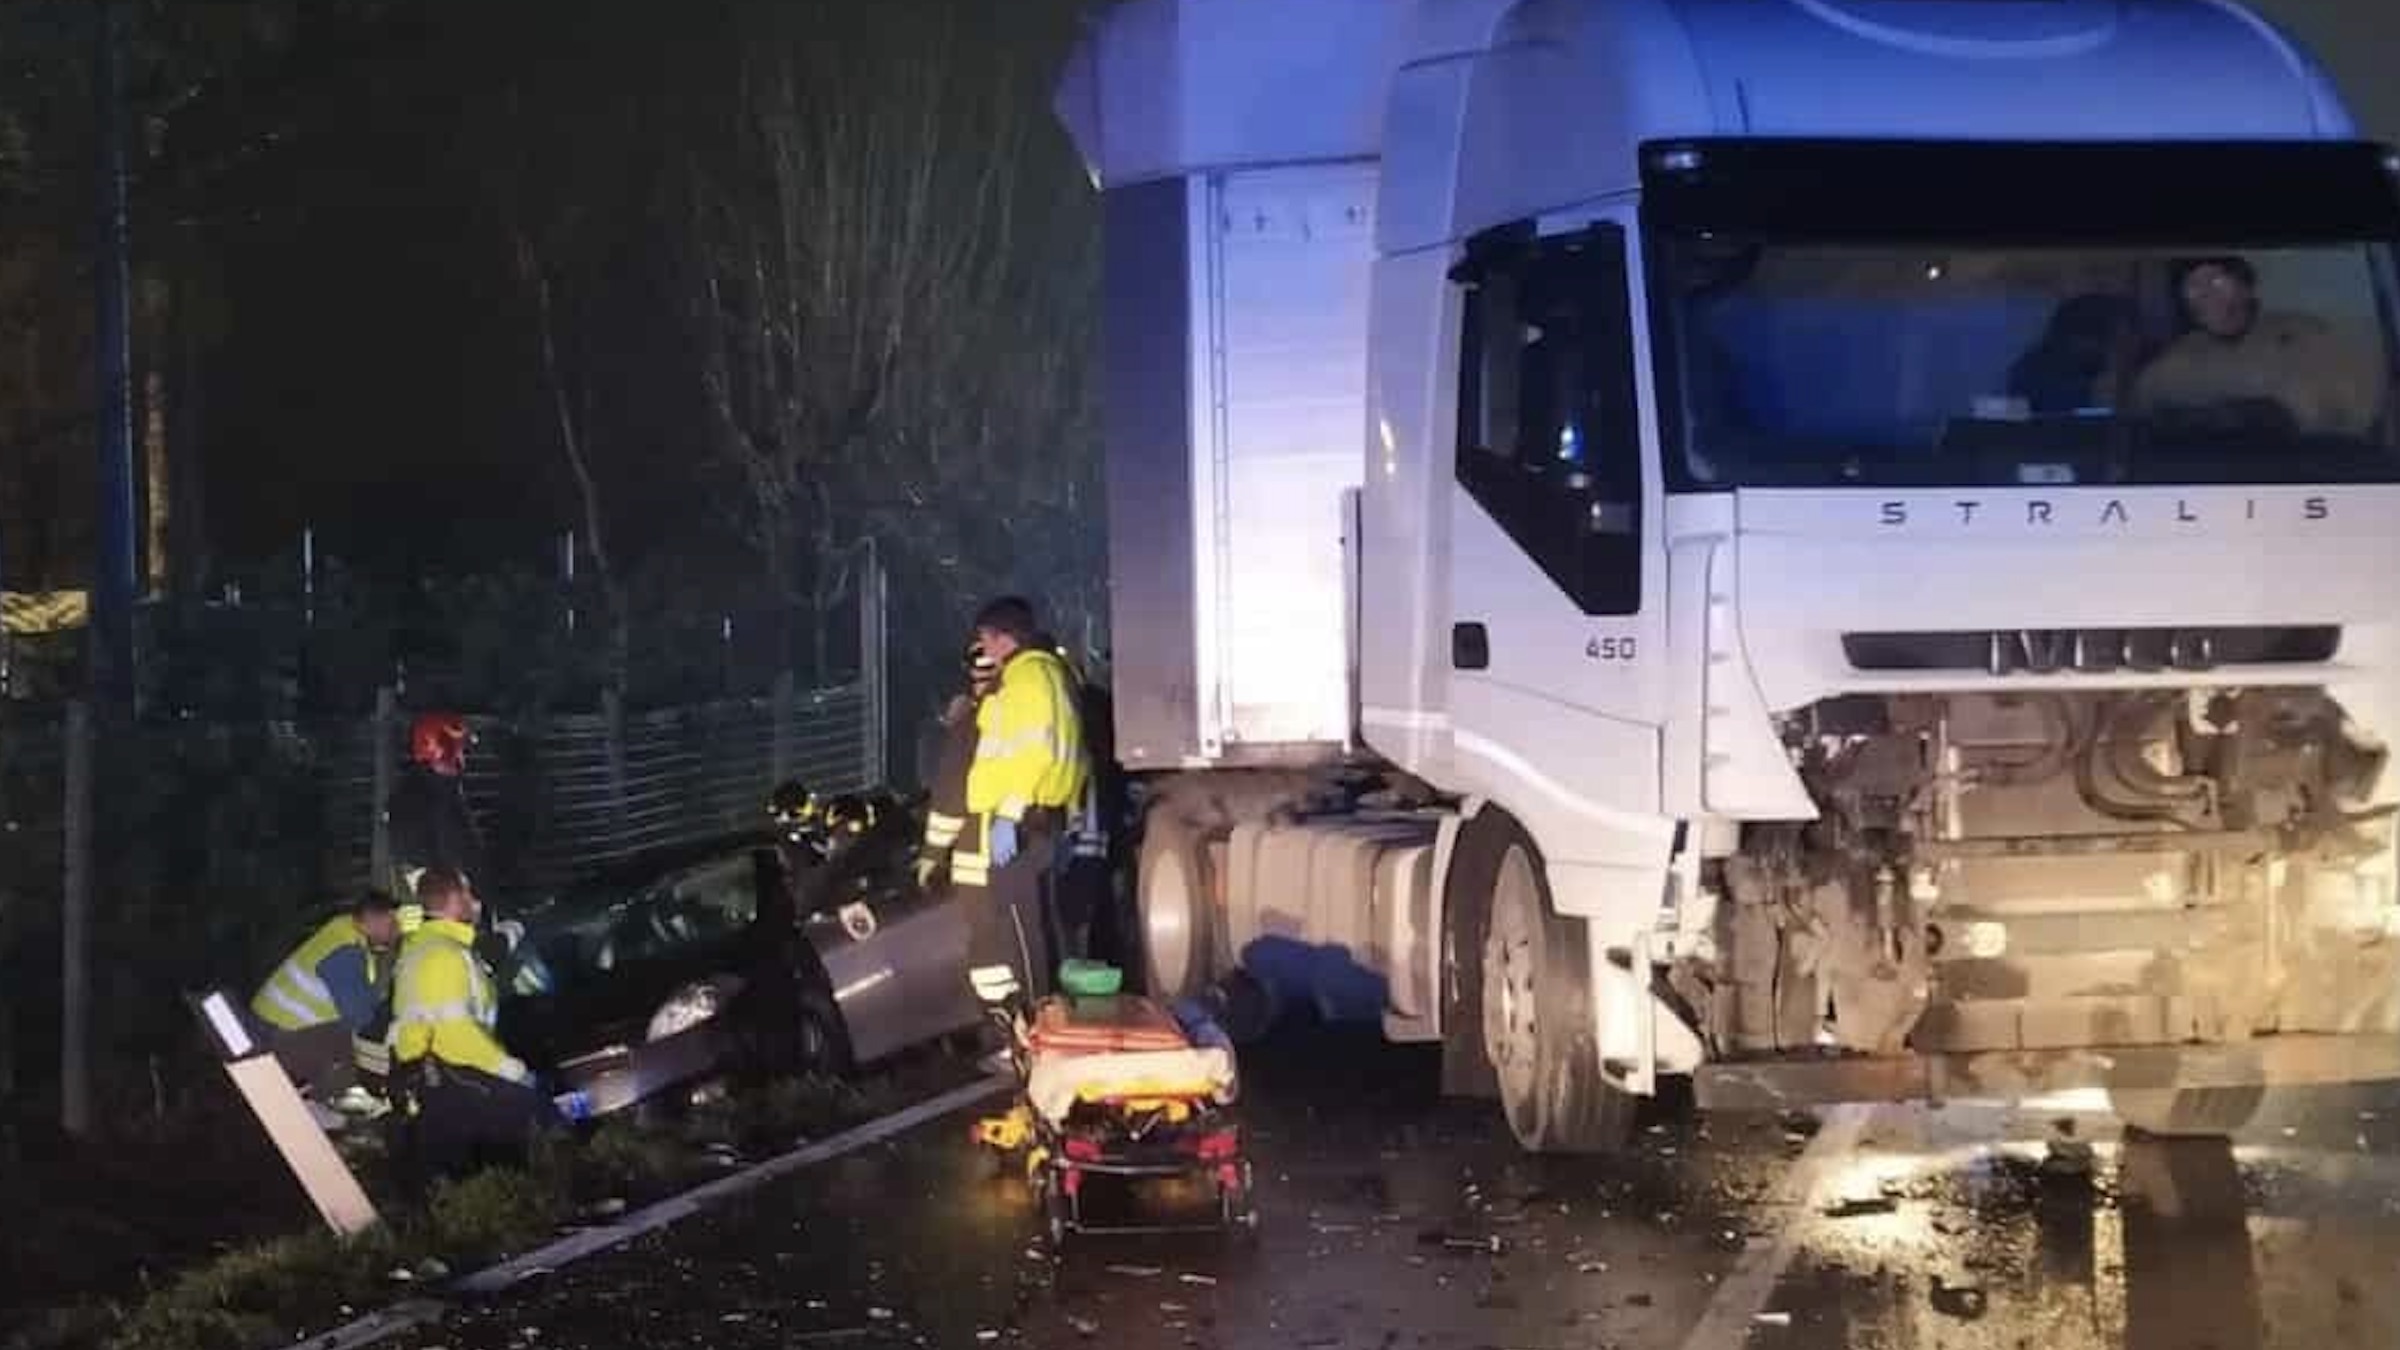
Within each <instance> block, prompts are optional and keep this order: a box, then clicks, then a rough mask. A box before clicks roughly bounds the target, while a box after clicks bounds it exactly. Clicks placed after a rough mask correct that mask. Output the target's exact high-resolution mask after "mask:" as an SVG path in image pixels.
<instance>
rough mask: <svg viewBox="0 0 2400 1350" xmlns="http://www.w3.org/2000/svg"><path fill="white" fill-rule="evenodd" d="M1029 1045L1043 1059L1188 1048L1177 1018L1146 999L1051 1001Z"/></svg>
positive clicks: (1037, 1016)
mask: <svg viewBox="0 0 2400 1350" xmlns="http://www.w3.org/2000/svg"><path fill="white" fill-rule="evenodd" d="M1026 1040H1027V1044H1028V1045H1029V1046H1030V1048H1031V1049H1032V1050H1033V1052H1034V1053H1035V1054H1037V1055H1121V1054H1143V1053H1150V1052H1156V1051H1166V1050H1187V1049H1190V1048H1191V1041H1190V1040H1189V1039H1188V1038H1186V1037H1185V1036H1184V1034H1183V1028H1182V1027H1180V1026H1178V1025H1177V1024H1176V1022H1175V1016H1174V1014H1172V1013H1170V1012H1168V1011H1167V1010H1166V1009H1165V1008H1163V1007H1160V1006H1159V1005H1158V1004H1157V1003H1154V1002H1152V1001H1151V1000H1149V999H1146V998H1140V997H1137V996H1134V995H1131V994H1116V995H1112V996H1110V997H1107V998H1085V999H1063V998H1053V999H1046V1000H1044V1001H1043V1002H1042V1004H1041V1005H1040V1006H1039V1007H1038V1008H1036V1009H1035V1010H1034V1019H1033V1029H1032V1031H1031V1032H1030V1033H1029V1034H1028V1035H1027V1038H1026Z"/></svg>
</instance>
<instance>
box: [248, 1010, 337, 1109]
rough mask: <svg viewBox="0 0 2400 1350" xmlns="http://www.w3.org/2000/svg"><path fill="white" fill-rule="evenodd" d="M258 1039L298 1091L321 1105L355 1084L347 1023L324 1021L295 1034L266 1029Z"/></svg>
mask: <svg viewBox="0 0 2400 1350" xmlns="http://www.w3.org/2000/svg"><path fill="white" fill-rule="evenodd" d="M264 1031H265V1034H264V1036H263V1037H261V1039H263V1040H264V1041H265V1042H266V1046H267V1048H268V1049H269V1050H272V1051H274V1052H275V1058H276V1059H277V1060H278V1061H280V1062H281V1063H282V1064H283V1071H284V1072H285V1073H287V1074H289V1075H291V1079H292V1082H293V1084H294V1085H295V1086H297V1087H298V1088H299V1089H300V1090H301V1091H303V1092H305V1093H307V1094H308V1095H309V1096H311V1097H313V1098H315V1099H316V1100H318V1101H321V1102H329V1101H332V1100H333V1099H334V1098H336V1097H339V1096H340V1095H342V1093H343V1091H344V1090H346V1089H348V1088H349V1087H350V1085H351V1084H353V1083H356V1082H357V1081H358V1070H357V1068H356V1067H355V1066H354V1065H353V1064H352V1063H351V1060H350V1024H349V1023H347V1022H326V1023H322V1024H320V1025H317V1026H313V1027H302V1028H301V1029H300V1030H298V1031H286V1030H284V1029H283V1028H281V1027H277V1026H267V1027H265V1028H264Z"/></svg>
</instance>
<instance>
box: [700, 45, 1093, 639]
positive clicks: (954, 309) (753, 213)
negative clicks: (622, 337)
mask: <svg viewBox="0 0 2400 1350" xmlns="http://www.w3.org/2000/svg"><path fill="white" fill-rule="evenodd" d="M993 8H996V7H989V6H980V5H972V4H962V3H958V2H957V0H889V2H888V3H885V4H880V5H877V6H875V7H872V8H871V9H870V8H869V7H864V6H860V7H852V8H849V9H846V10H843V11H840V12H839V13H838V15H837V14H835V13H831V12H815V13H812V14H811V15H810V16H809V18H808V21H807V22H806V23H805V24H804V25H797V26H792V27H789V28H781V27H778V28H774V29H772V30H771V31H767V32H764V33H762V34H760V35H759V36H758V37H757V38H756V39H754V40H752V41H751V42H749V43H748V44H746V47H747V50H748V51H749V53H750V58H749V60H747V61H746V62H745V64H744V67H743V69H742V71H741V72H740V75H739V82H738V90H737V95H738V96H737V98H736V100H735V103H736V106H737V108H738V110H739V111H738V116H737V118H736V120H735V122H734V124H733V126H732V128H731V131H730V134H729V135H728V136H727V137H726V138H725V142H726V143H725V145H724V147H723V149H722V150H721V151H720V152H719V153H715V154H696V155H695V156H694V157H693V159H692V163H691V168H690V174H689V179H690V189H689V203H688V210H689V216H690V220H689V237H690V240H691V250H690V261H691V264H692V292H693V294H694V296H695V310H696V312H695V320H696V323H695V335H696V342H695V346H696V349H697V352H698V357H699V369H700V377H701V381H702V383H703V386H704V388H705V390H706V394H707V400H708V405H709V407H710V409H711V410H712V414H713V419H714V423H715V434H714V436H713V437H712V440H711V443H712V445H713V446H714V447H715V449H716V451H717V453H718V458H719V462H720V463H721V464H723V465H724V466H726V467H727V468H729V469H730V470H731V471H732V477H733V480H734V481H735V482H737V483H738V484H739V485H740V490H739V491H738V492H737V493H735V494H733V496H732V498H731V501H732V502H733V504H734V509H733V511H732V512H731V514H732V516H733V518H734V521H735V523H736V524H737V525H738V526H739V528H740V529H741V530H742V532H743V535H744V537H745V538H747V539H748V540H749V542H750V543H751V544H752V546H753V547H755V548H756V549H757V550H758V552H759V555H760V558H761V562H762V566H763V569H764V571H765V572H766V574H767V575H768V577H769V578H770V579H771V580H772V581H773V582H774V584H775V585H776V586H777V587H778V589H779V590H780V591H781V593H782V594H784V595H785V596H786V597H787V598H788V599H789V600H791V601H793V602H805V603H809V604H811V605H812V606H813V607H815V608H817V609H818V610H819V611H820V612H822V610H823V608H824V607H825V605H826V604H827V603H828V601H829V600H830V599H831V598H832V592H833V590H834V588H835V587H837V586H838V585H840V584H841V581H842V576H841V572H840V570H839V568H838V567H825V566H813V565H812V566H807V567H804V566H803V560H804V559H807V560H814V559H834V558H840V557H843V556H846V555H847V554H848V552H849V550H850V549H851V548H852V546H854V545H855V544H856V543H857V542H858V541H859V540H861V539H863V538H868V537H873V538H875V539H876V540H877V541H878V543H879V545H880V546H881V548H882V550H883V552H884V555H885V556H886V557H887V558H892V559H894V560H895V561H896V562H898V563H900V564H901V565H902V567H903V568H905V569H906V570H908V571H910V572H912V573H914V574H916V575H919V576H921V577H924V578H928V579H930V580H931V581H933V582H934V583H935V584H936V585H939V586H942V587H943V588H944V589H948V590H950V591H951V592H952V597H951V598H953V599H954V598H955V596H956V595H959V594H963V593H968V592H972V591H975V590H980V589H985V588H988V587H989V586H991V585H993V584H994V583H995V580H996V579H998V578H1004V577H1012V576H1013V577H1018V578H1021V579H1022V580H1023V581H1024V582H1025V583H1027V584H1036V583H1038V584H1040V585H1041V588H1042V589H1044V590H1050V591H1055V590H1056V589H1058V582H1057V581H1056V580H1054V579H1052V578H1050V577H1045V576H1042V575H1040V574H1039V573H1038V572H1031V571H1029V570H1028V569H1027V568H1026V566H1025V565H1026V564H1028V563H1034V564H1035V565H1036V566H1039V567H1045V568H1046V567H1048V566H1051V565H1054V564H1055V563H1056V562H1059V561H1063V556H1062V557H1061V558H1058V559H1052V558H1050V556H1049V555H1053V554H1060V553H1061V549H1060V547H1059V540H1060V538H1061V537H1062V536H1063V535H1067V534H1072V533H1075V532H1078V531H1080V532H1081V533H1083V534H1085V535H1088V536H1091V537H1093V538H1096V537H1097V525H1098V521H1097V516H1096V509H1095V507H1094V503H1093V502H1092V491H1091V487H1090V483H1091V479H1092V464H1091V455H1090V441H1089V435H1088V431H1089V426H1088V422H1089V415H1088V410H1087V407H1086V405H1087V404H1088V398H1087V397H1086V394H1087V391H1086V389H1085V387H1084V383H1083V365H1084V362H1085V359H1086V357H1087V351H1086V346H1087V344H1088V341H1089V337H1090V312H1091V308H1092V296H1091V290H1092V281H1093V263H1094V260H1095V253H1096V247H1095V245H1096V240H1095V238H1094V235H1093V224H1092V218H1091V217H1092V212H1091V207H1090V202H1089V193H1088V190H1087V189H1086V188H1085V187H1084V185H1083V184H1082V182H1081V180H1080V179H1079V178H1078V177H1077V176H1076V175H1075V173H1074V170H1073V165H1072V160H1071V158H1070V156H1069V155H1068V154H1067V153H1066V150H1065V147H1064V145H1063V142H1062V140H1061V138H1060V136H1059V134H1058V132H1057V130H1056V129H1055V128H1054V127H1053V126H1052V125H1051V123H1050V119H1049V116H1048V112H1047V106H1046V105H1047V90H1048V84H1049V80H1050V76H1051V73H1052V69H1053V67H1052V64H1051V60H1050V58H1051V56H1052V55H1053V53H1054V50H1055V48H1054V46H1053V45H1052V44H1051V43H1049V42H1047V41H1045V40H1043V38H1042V36H1041V35H1040V34H1036V35H1034V36H1033V37H1031V38H1029V37H1028V34H1027V31H1026V17H1025V10H1019V9H1016V8H1015V7H1010V8H1011V12H1010V13H1009V14H1008V15H1006V16H994V15H992V14H990V13H989V12H988V11H989V10H991V9H993ZM1027 8H1028V9H1035V10H1038V9H1039V8H1040V7H1039V6H1029V7H1027ZM783 14H784V15H787V16H788V10H786V11H784V12H783ZM764 22H766V23H768V24H770V25H785V24H789V19H788V17H769V18H767V19H765V20H764ZM1037 22H1038V21H1037ZM1037 560H1038V561H1037ZM1087 570H1089V571H1093V572H1096V569H1087ZM1094 581H1095V582H1096V576H1095V577H1094ZM821 626H822V625H820V627H821Z"/></svg>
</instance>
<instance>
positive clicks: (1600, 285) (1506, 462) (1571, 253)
mask: <svg viewBox="0 0 2400 1350" xmlns="http://www.w3.org/2000/svg"><path fill="white" fill-rule="evenodd" d="M1465 285H1466V288H1467V289H1466V295H1465V316H1464V325H1463V332H1462V338H1461V343H1460V370H1459V400H1458V416H1459V437H1458V481H1459V482H1460V484H1461V485H1463V486H1464V487H1465V488H1466V489H1467V492H1468V494H1469V495H1470V496H1472V497H1474V499H1475V500H1476V501H1477V502H1478V503H1480V504H1481V505H1482V507H1483V508H1484V510H1486V511H1488V512H1490V513H1491V516H1492V518H1493V520H1494V521H1496V522H1497V523H1498V524H1499V525H1500V527H1501V529H1503V530H1504V531H1506V532H1507V534H1508V537H1509V538H1510V539H1512V540H1514V541H1515V542H1516V544H1517V545H1518V547H1520V548H1522V549H1524V550H1525V552H1526V554H1527V555H1528V556H1529V557H1531V558H1532V559H1533V560H1534V561H1535V562H1536V563H1537V564H1539V565H1540V567H1541V569H1542V571H1543V572H1544V573H1545V574H1546V575H1547V576H1548V577H1549V578H1550V579H1551V581H1553V582H1555V583H1556V584H1557V585H1558V587H1559V588H1560V589H1561V590H1563V591H1565V592H1566V593H1567V595H1568V597H1569V598H1570V599H1572V600H1574V602H1575V604H1576V606H1577V607H1578V608H1579V609H1581V610H1582V611H1583V612H1584V613H1586V614H1631V613H1633V612H1635V611H1636V610H1638V609H1639V608H1640V606H1641V590H1642V573H1641V569H1642V549H1641V462H1642V461H1641V422H1640V418H1639V416H1638V412H1637V408H1636V404H1635V397H1634V388H1635V382H1634V371H1633V324H1632V318H1631V315H1630V312H1629V309H1628V304H1629V301H1628V296H1627V289H1626V275H1625V239H1624V234H1623V232H1622V231H1621V230H1620V229H1619V228H1618V227H1616V226H1614V225H1607V224H1603V225H1598V226H1594V227H1593V228H1591V229H1590V230H1587V231H1584V232H1582V233H1579V234H1575V235H1570V236H1564V237H1560V238H1555V239H1546V240H1542V241H1540V242H1538V243H1536V244H1534V245H1532V246H1531V247H1529V248H1526V249H1524V250H1522V251H1520V252H1518V253H1516V254H1514V255H1513V256H1509V257H1505V258H1499V259H1494V260H1491V261H1488V262H1486V263H1484V264H1482V265H1479V266H1476V267H1473V268H1471V269H1470V270H1469V272H1468V274H1467V276H1466V278H1465Z"/></svg>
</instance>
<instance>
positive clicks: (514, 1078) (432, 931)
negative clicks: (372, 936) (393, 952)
mask: <svg viewBox="0 0 2400 1350" xmlns="http://www.w3.org/2000/svg"><path fill="white" fill-rule="evenodd" d="M499 1020H500V999H499V994H498V991H497V990H496V989H494V988H493V985H492V977H491V974H490V973H489V972H487V971H486V970H484V968H483V962H482V960H481V959H480V958H478V957H477V956H476V955H475V930H474V929H473V928H471V927H469V926H467V925H466V924H463V923H460V922H459V921H458V920H456V919H437V918H430V917H429V918H427V919H426V920H425V925H424V927H422V928H419V929H418V930H417V931H416V932H414V933H412V934H410V935H409V938H408V941H407V942H405V943H403V944H401V947H400V969H399V973H398V974H396V975H395V976H394V977H393V984H392V1058H393V1059H394V1060H396V1061H397V1062H398V1063H400V1064H403V1065H407V1064H414V1063H417V1062H418V1061H420V1060H424V1059H432V1060H434V1061H436V1062H438V1063H441V1064H447V1065H449V1066H451V1067H453V1068H460V1069H476V1070H480V1071H481V1072H484V1073H488V1074H490V1075H492V1076H493V1077H494V1078H505V1079H507V1080H508V1081H510V1082H512V1083H530V1082H532V1081H533V1071H532V1070H530V1069H528V1068H526V1067H525V1062H524V1061H523V1060H521V1059H518V1058H517V1057H516V1056H515V1055H512V1054H510V1053H508V1050H507V1048H506V1047H504V1046H502V1045H501V1044H500V1040H499V1038H498V1037H497V1036H495V1035H494V1034H493V1028H494V1027H495V1026H496V1025H497V1024H498V1023H499Z"/></svg>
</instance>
